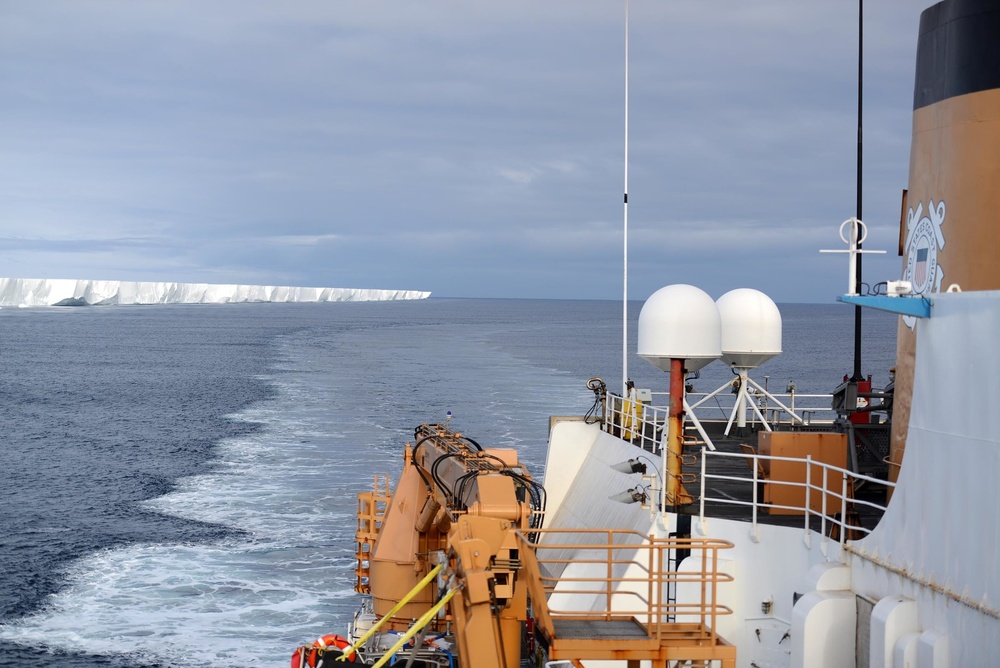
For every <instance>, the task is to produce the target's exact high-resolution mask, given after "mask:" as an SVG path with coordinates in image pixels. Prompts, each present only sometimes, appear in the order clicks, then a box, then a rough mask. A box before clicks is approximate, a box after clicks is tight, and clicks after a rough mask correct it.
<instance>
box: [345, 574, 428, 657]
mask: <svg viewBox="0 0 1000 668" xmlns="http://www.w3.org/2000/svg"><path fill="white" fill-rule="evenodd" d="M443 567H444V564H438V565H437V566H435V567H434V568H432V569H431V572H430V573H428V574H427V575H425V576H424V579H423V580H421V581H420V582H418V583H417V586H416V587H414V588H413V589H411V590H410V593H409V594H407V595H406V596H404V597H403V598H402V600H401V601H400V602H399V603H397V604H396V605H395V606H394V607H393V608H392V610H390V611H389V612H387V613H386V615H385V617H383V618H382V619H380V620H378V623H377V624H376V625H375V626H373V627H371V628H370V629H368V633H366V634H364V635H363V636H361V638H360V639H358V641H357V642H355V643H354V644H353V645H351V646H350V647H348V648H347V649H345V650H344V653H343V654H341V655H340V656H339V657H337V661H347V656H348V655H349V654H353V653H354V651H355V650H356V649H358V648H359V647H361V646H362V645H364V644H365V641H367V640H368V639H369V638H371V637H372V636H373V635H375V632H376V631H378V630H379V629H380V628H382V625H383V624H385V623H386V622H387V621H389V619H391V618H392V616H393V615H395V614H396V613H397V612H399V611H400V610H402V609H403V606H404V605H406V604H407V603H409V602H410V599H412V598H413V597H414V596H416V595H417V594H418V593H420V590H421V589H423V588H424V587H426V586H427V585H428V584H429V583H430V581H431V580H433V579H434V576H435V575H437V574H438V573H440V572H441V569H442V568H443Z"/></svg>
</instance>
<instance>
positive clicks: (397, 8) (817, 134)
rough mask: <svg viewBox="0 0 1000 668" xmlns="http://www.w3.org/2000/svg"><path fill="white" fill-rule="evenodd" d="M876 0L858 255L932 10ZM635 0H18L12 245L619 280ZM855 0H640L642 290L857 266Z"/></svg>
mask: <svg viewBox="0 0 1000 668" xmlns="http://www.w3.org/2000/svg"><path fill="white" fill-rule="evenodd" d="M929 4H930V1H929V0H881V1H871V0H869V2H868V3H865V27H864V46H865V56H864V60H865V71H864V74H865V87H864V97H865V109H864V119H865V120H864V140H865V142H864V163H863V164H864V175H865V179H864V188H863V214H864V215H863V218H864V220H865V222H866V224H867V225H868V226H869V236H868V239H867V240H866V242H865V247H866V248H868V249H884V250H888V251H889V252H888V254H887V255H885V256H877V255H868V256H866V257H865V260H864V269H863V276H864V279H865V281H866V282H868V283H877V282H879V281H883V280H886V279H896V278H899V275H900V267H901V260H900V258H899V257H898V255H897V247H898V234H899V231H898V225H899V215H900V197H901V192H902V189H903V188H905V187H906V181H907V173H908V169H909V164H908V163H909V144H910V133H911V117H912V96H913V74H914V62H915V49H916V38H917V26H918V22H919V15H920V12H921V11H922V10H923V9H924V8H925V7H926V6H927V5H929ZM624 10H625V4H624V2H623V0H574V1H572V2H570V1H568V0H504V1H503V2H484V1H481V0H465V1H459V0H425V1H423V2H412V1H407V2H403V1H399V0H367V1H365V2H358V1H357V0H353V1H350V2H348V1H346V0H281V1H280V2H279V1H267V2H264V1H260V0H212V1H206V0H197V1H189V0H169V1H167V0H133V1H126V0H74V1H72V2H70V1H69V0H59V1H55V0H32V1H31V2H27V1H18V0H0V275H2V276H9V277H22V278H90V279H118V280H146V281H181V282H195V283H245V284H262V285H296V286H312V287H353V288H386V289H408V290H430V291H432V292H433V294H434V296H436V297H512V298H567V299H621V297H622V278H623V271H622V260H623V257H622V256H623V227H624V225H623V223H624V215H625V211H624V208H625V207H624V206H623V201H622V200H623V190H624V180H625V176H624V173H625V164H626V163H625V159H624V158H625V156H624V153H625V130H624V125H625V118H626V114H625V84H624V71H625V62H624V61H625V58H624V56H625V39H624V38H625V22H624V15H625V11H624ZM857 10H858V7H857V3H856V2H852V1H849V0H757V1H755V2H752V3H751V2H746V0H675V1H671V2H666V1H664V0H631V2H630V4H629V17H630V18H629V23H630V30H629V109H628V136H629V140H628V191H629V200H628V201H629V204H628V212H627V215H628V240H629V243H628V252H629V272H628V284H629V292H628V294H629V298H630V299H634V300H643V299H645V298H646V297H647V296H649V295H650V294H651V293H652V292H654V291H655V290H657V289H658V288H660V287H662V286H664V285H668V284H672V283H690V284H693V285H696V286H698V287H700V288H702V289H704V290H705V291H706V292H708V293H709V294H710V295H712V296H713V297H718V296H720V295H721V294H723V293H724V292H727V291H728V290H731V289H734V288H741V287H750V288H756V289H758V290H762V291H764V292H765V293H766V294H768V295H769V296H770V297H771V298H772V299H774V300H775V301H776V302H779V303H787V302H820V303H823V302H831V301H833V300H834V299H835V297H836V296H837V295H838V294H842V293H844V292H845V291H846V288H847V258H846V256H844V255H821V254H820V253H819V250H820V249H841V248H844V247H845V245H844V243H843V242H842V241H841V240H840V237H839V232H838V229H839V227H840V224H841V223H842V222H843V221H844V220H846V219H848V218H850V217H851V216H853V215H854V214H855V212H856V190H855V180H856V148H857V131H856V122H857V38H858V35H857Z"/></svg>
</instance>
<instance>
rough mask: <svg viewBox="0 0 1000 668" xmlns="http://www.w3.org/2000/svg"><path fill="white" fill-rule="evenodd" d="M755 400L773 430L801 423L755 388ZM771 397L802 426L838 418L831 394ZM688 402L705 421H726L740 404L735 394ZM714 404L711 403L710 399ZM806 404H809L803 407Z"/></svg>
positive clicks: (696, 395) (753, 420)
mask: <svg viewBox="0 0 1000 668" xmlns="http://www.w3.org/2000/svg"><path fill="white" fill-rule="evenodd" d="M748 391H749V392H750V393H751V397H752V398H753V399H754V401H755V402H756V403H757V407H758V408H759V409H760V411H761V413H763V414H764V415H765V416H767V423H768V425H770V427H771V428H772V429H774V428H778V427H781V426H783V425H791V424H793V423H796V422H798V421H797V420H795V419H794V418H793V417H792V416H791V415H789V413H788V411H786V410H785V409H784V408H782V407H781V406H777V405H774V404H772V403H771V401H770V398H769V397H768V396H767V395H764V394H759V393H755V392H754V391H753V388H749V390H748ZM652 395H653V397H654V400H656V398H657V397H659V396H662V397H663V398H664V400H667V399H668V396H667V395H666V393H661V392H653V393H652ZM771 396H772V397H774V398H775V399H777V400H778V401H780V402H781V403H782V404H784V405H785V406H787V407H788V408H790V409H791V410H792V411H793V412H794V414H795V415H797V416H798V417H800V418H801V419H802V423H800V424H803V423H804V424H807V425H808V424H810V423H812V422H813V421H817V422H820V423H829V422H833V420H834V419H835V418H836V417H837V412H836V411H835V410H834V409H833V395H831V394H799V393H797V392H789V393H785V394H780V393H771ZM687 399H688V403H689V404H690V406H691V408H692V409H694V410H695V412H696V414H697V416H698V418H699V419H701V420H705V421H711V420H722V421H726V420H728V419H729V417H730V415H732V413H733V406H734V404H735V403H736V395H735V394H726V395H722V394H708V393H705V392H691V393H690V394H688V395H687ZM710 399H711V400H714V401H709V400H710ZM803 403H804V404H805V405H803ZM749 417H750V424H757V422H758V420H757V416H756V414H755V413H754V412H753V411H750V416H749Z"/></svg>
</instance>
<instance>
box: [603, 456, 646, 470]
mask: <svg viewBox="0 0 1000 668" xmlns="http://www.w3.org/2000/svg"><path fill="white" fill-rule="evenodd" d="M611 468H613V469H614V470H615V471H619V472H621V473H645V472H646V465H645V464H643V463H642V462H640V461H639V460H638V459H629V460H628V461H624V462H619V463H617V464H612V465H611Z"/></svg>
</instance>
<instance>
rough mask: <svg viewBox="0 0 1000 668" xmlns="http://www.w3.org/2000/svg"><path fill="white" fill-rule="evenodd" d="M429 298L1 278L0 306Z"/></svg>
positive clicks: (401, 293) (411, 293) (403, 293)
mask: <svg viewBox="0 0 1000 668" xmlns="http://www.w3.org/2000/svg"><path fill="white" fill-rule="evenodd" d="M430 294H431V293H429V292H420V291H417V290H372V289H361V288H298V287H288V286H274V285H234V284H215V283H170V282H151V281H95V280H76V279H69V278H0V306H88V305H104V304H237V303H245V302H362V301H393V300H401V299H426V298H427V297H429V296H430Z"/></svg>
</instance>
